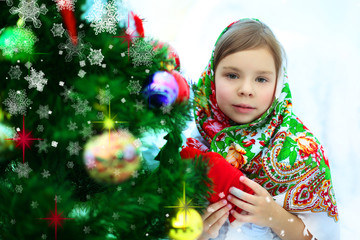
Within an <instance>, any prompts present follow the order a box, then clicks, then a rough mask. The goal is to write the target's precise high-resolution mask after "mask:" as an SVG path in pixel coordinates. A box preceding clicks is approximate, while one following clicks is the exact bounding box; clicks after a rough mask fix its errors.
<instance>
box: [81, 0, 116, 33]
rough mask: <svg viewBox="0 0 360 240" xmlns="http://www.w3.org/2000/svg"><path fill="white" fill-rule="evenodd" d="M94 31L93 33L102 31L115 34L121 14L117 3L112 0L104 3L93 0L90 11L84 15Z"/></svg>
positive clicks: (99, 0)
mask: <svg viewBox="0 0 360 240" xmlns="http://www.w3.org/2000/svg"><path fill="white" fill-rule="evenodd" d="M85 18H86V19H87V20H88V21H89V22H91V23H90V27H92V28H93V29H94V31H95V35H98V34H99V33H102V32H108V33H111V34H116V27H117V24H118V22H119V21H120V20H122V19H123V16H122V15H121V14H120V13H119V11H118V7H117V3H116V1H114V0H111V1H108V2H107V3H106V4H104V3H103V2H102V1H101V0H95V2H94V5H93V6H92V8H91V11H90V13H89V14H87V16H86V17H85Z"/></svg>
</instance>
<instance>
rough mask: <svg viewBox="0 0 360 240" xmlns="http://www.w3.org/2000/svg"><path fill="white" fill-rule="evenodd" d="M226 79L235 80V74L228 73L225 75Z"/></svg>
mask: <svg viewBox="0 0 360 240" xmlns="http://www.w3.org/2000/svg"><path fill="white" fill-rule="evenodd" d="M226 77H227V78H229V79H236V78H238V76H237V75H236V74H233V73H228V74H226Z"/></svg>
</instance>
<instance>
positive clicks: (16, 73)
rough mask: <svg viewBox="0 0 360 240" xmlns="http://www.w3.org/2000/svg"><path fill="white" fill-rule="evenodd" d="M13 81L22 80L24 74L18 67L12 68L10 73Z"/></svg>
mask: <svg viewBox="0 0 360 240" xmlns="http://www.w3.org/2000/svg"><path fill="white" fill-rule="evenodd" d="M8 73H9V75H10V78H11V79H17V80H19V79H20V76H21V74H22V71H21V70H20V67H19V66H18V65H16V66H11V67H10V71H9V72H8Z"/></svg>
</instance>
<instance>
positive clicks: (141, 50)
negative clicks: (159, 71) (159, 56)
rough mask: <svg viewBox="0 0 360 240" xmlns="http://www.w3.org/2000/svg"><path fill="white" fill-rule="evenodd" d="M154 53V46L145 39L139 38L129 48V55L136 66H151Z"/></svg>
mask: <svg viewBox="0 0 360 240" xmlns="http://www.w3.org/2000/svg"><path fill="white" fill-rule="evenodd" d="M154 55H155V52H154V49H153V46H152V45H151V44H149V43H147V42H146V41H145V40H143V39H137V40H136V41H135V43H134V44H133V45H132V47H130V50H129V56H130V57H131V59H132V63H133V65H134V67H137V66H140V65H145V66H151V65H152V62H153V57H154Z"/></svg>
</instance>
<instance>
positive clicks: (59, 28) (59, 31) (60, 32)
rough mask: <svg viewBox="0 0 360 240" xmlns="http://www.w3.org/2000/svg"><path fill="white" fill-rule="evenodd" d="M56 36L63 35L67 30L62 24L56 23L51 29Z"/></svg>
mask: <svg viewBox="0 0 360 240" xmlns="http://www.w3.org/2000/svg"><path fill="white" fill-rule="evenodd" d="M50 31H51V32H52V34H53V35H54V37H62V35H63V34H64V32H65V28H63V26H62V24H61V23H59V24H57V23H54V25H53V27H52V28H51V29H50Z"/></svg>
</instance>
